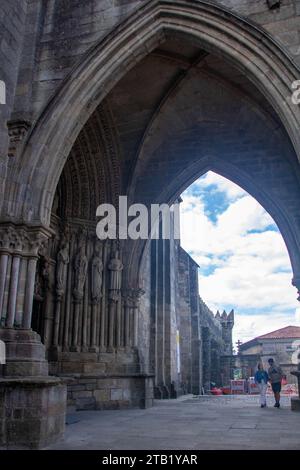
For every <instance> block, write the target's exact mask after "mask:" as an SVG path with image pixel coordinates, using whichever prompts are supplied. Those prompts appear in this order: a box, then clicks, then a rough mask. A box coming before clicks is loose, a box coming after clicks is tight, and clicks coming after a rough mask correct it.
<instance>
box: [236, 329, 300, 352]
mask: <svg viewBox="0 0 300 470" xmlns="http://www.w3.org/2000/svg"><path fill="white" fill-rule="evenodd" d="M289 338H300V326H292V325H289V326H286V327H284V328H280V329H279V330H275V331H271V333H267V334H265V335H261V336H257V337H256V338H253V339H251V340H249V341H247V342H246V343H243V344H241V345H240V348H239V349H240V351H243V350H245V349H247V348H249V347H251V346H254V345H257V344H258V343H259V342H260V340H262V339H289Z"/></svg>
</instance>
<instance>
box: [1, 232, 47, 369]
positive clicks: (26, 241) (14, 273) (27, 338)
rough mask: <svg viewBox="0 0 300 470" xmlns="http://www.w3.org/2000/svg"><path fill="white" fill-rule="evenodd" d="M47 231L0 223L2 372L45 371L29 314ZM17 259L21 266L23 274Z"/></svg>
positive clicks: (45, 366) (38, 340)
mask: <svg viewBox="0 0 300 470" xmlns="http://www.w3.org/2000/svg"><path fill="white" fill-rule="evenodd" d="M51 235H52V233H51V232H50V231H49V230H48V229H46V228H44V227H28V226H26V225H24V224H13V223H4V224H1V225H0V240H1V243H0V256H1V260H0V261H1V263H0V274H1V277H0V300H1V312H2V324H3V325H4V327H3V328H1V329H0V339H1V340H3V341H4V342H5V343H6V356H7V362H6V364H5V366H4V367H3V374H4V375H5V376H20V375H21V376H24V375H25V376H26V375H27V376H28V375H29V376H35V375H47V373H48V364H47V362H46V361H45V350H44V346H43V345H42V343H41V341H40V337H39V335H37V334H36V333H34V332H33V331H32V330H31V315H32V304H33V295H34V283H35V274H36V262H37V259H38V252H39V249H40V248H41V246H42V245H43V244H44V243H45V242H46V241H47V239H48V238H49V237H50V236H51ZM21 263H22V266H23V268H25V269H23V270H22V273H23V274H21V269H20V267H21ZM24 273H25V274H24ZM24 275H25V279H24Z"/></svg>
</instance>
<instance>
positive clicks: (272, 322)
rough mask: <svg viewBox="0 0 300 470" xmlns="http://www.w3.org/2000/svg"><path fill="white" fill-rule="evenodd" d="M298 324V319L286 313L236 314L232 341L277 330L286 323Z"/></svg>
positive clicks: (247, 339) (246, 339)
mask: <svg viewBox="0 0 300 470" xmlns="http://www.w3.org/2000/svg"><path fill="white" fill-rule="evenodd" d="M291 324H292V325H298V326H300V319H299V320H298V321H297V320H295V315H293V314H287V313H272V315H270V313H266V314H261V315H236V316H235V326H234V329H233V341H234V346H235V348H236V344H235V343H236V342H237V341H238V340H239V339H240V340H242V341H243V342H244V343H245V342H246V341H249V340H250V339H253V338H255V337H257V336H260V335H264V334H266V333H270V332H271V331H275V330H279V329H280V328H284V327H285V326H287V325H291Z"/></svg>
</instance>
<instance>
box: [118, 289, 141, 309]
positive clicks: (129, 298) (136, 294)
mask: <svg viewBox="0 0 300 470" xmlns="http://www.w3.org/2000/svg"><path fill="white" fill-rule="evenodd" d="M144 293H145V291H144V290H143V289H141V288H139V287H138V288H134V287H129V288H126V289H122V297H123V300H124V302H125V306H127V307H132V308H138V306H139V303H140V300H141V297H142V296H143V295H144Z"/></svg>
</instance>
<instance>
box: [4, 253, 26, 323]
mask: <svg viewBox="0 0 300 470" xmlns="http://www.w3.org/2000/svg"><path fill="white" fill-rule="evenodd" d="M20 260H21V258H20V255H19V254H15V255H14V256H12V267H11V273H10V288H9V293H8V310H7V317H6V323H5V326H6V327H7V328H13V326H14V322H15V315H16V307H17V294H18V282H19V271H20ZM23 321H24V318H23Z"/></svg>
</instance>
